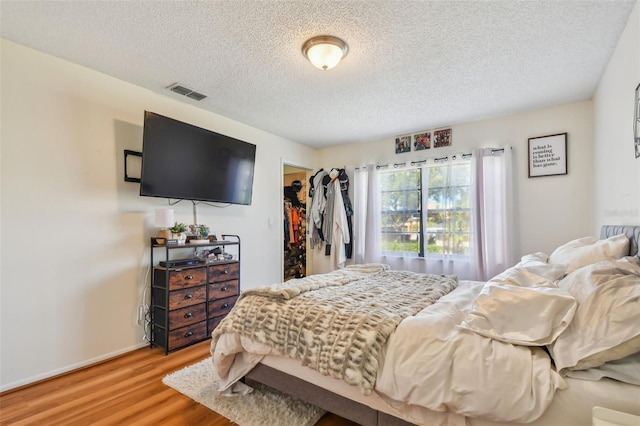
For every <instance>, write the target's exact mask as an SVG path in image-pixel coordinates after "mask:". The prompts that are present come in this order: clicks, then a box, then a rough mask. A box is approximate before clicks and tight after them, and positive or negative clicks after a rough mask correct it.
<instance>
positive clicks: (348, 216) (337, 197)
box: [309, 168, 353, 268]
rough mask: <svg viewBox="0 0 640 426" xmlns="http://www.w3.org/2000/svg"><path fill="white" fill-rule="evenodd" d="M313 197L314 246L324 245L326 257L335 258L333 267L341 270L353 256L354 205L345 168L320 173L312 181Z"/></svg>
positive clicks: (310, 220)
mask: <svg viewBox="0 0 640 426" xmlns="http://www.w3.org/2000/svg"><path fill="white" fill-rule="evenodd" d="M309 196H310V197H311V208H310V212H309V228H310V241H311V247H312V248H315V247H318V246H319V247H321V246H322V245H323V244H324V248H325V255H327V256H332V265H333V266H334V267H335V268H341V267H343V266H344V265H345V263H346V260H347V259H350V258H351V255H352V253H353V250H352V247H353V219H352V216H353V206H352V204H351V200H350V198H349V176H348V175H347V173H346V171H345V169H344V168H342V169H338V168H334V169H331V170H330V171H329V172H326V171H325V170H324V169H320V170H318V171H317V172H316V173H315V174H314V175H313V176H312V177H311V178H310V179H309Z"/></svg>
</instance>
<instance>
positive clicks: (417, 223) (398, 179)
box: [380, 162, 471, 257]
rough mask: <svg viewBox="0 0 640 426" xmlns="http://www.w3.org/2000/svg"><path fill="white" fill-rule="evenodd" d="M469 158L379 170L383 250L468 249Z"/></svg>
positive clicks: (419, 253) (409, 253)
mask: <svg viewBox="0 0 640 426" xmlns="http://www.w3.org/2000/svg"><path fill="white" fill-rule="evenodd" d="M470 183H471V164H470V163H469V162H456V163H454V164H444V165H439V164H435V165H429V166H425V167H423V168H416V169H404V170H390V171H383V172H380V202H381V206H380V207H381V208H380V215H381V218H380V219H381V220H380V224H381V229H380V231H381V239H380V240H381V241H380V242H381V244H380V246H381V254H382V255H386V256H406V257H432V256H433V257H436V256H441V255H454V256H455V255H458V256H469V255H470V241H471V192H470Z"/></svg>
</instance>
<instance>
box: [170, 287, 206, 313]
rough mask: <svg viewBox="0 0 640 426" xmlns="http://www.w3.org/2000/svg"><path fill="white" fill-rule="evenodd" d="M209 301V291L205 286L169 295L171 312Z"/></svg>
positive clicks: (173, 292)
mask: <svg viewBox="0 0 640 426" xmlns="http://www.w3.org/2000/svg"><path fill="white" fill-rule="evenodd" d="M206 301H207V291H206V287H205V286H203V285H202V286H200V287H193V288H185V289H183V290H177V291H172V292H170V293H169V310H171V311H173V310H174V309H179V308H184V307H185V306H192V305H197V304H198V303H204V302H206Z"/></svg>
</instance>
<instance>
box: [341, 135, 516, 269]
mask: <svg viewBox="0 0 640 426" xmlns="http://www.w3.org/2000/svg"><path fill="white" fill-rule="evenodd" d="M472 157H473V159H472V167H471V199H472V206H471V209H472V212H471V216H472V218H471V222H472V233H473V236H472V240H471V242H470V243H471V250H470V256H468V257H467V256H459V255H458V256H454V255H446V254H442V255H434V254H430V255H429V256H428V257H424V258H423V257H400V256H382V255H381V250H380V235H381V229H380V185H379V172H378V170H377V168H376V166H375V165H369V166H367V167H366V168H364V167H360V168H359V169H358V170H356V171H355V173H354V188H353V189H354V247H353V249H354V253H353V260H354V263H386V264H388V265H390V266H391V268H392V269H396V270H409V271H414V272H421V273H430V274H456V275H458V277H459V278H460V279H470V280H480V281H486V280H488V279H489V278H491V277H493V276H495V275H497V274H498V273H500V272H502V271H503V270H504V269H506V268H508V267H509V266H512V264H513V259H512V257H513V255H512V234H511V233H512V229H513V208H512V202H513V200H512V191H513V190H512V181H513V176H512V153H511V147H509V146H507V147H505V148H504V152H502V151H501V150H495V149H493V150H492V149H482V150H476V151H474V152H473V156H472ZM425 190H426V186H423V193H424V191H425ZM425 198H426V196H425V197H423V199H425ZM423 207H424V206H423ZM423 211H424V210H423ZM425 220H426V218H425ZM425 237H426V236H425Z"/></svg>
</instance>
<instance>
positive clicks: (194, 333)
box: [169, 321, 207, 349]
mask: <svg viewBox="0 0 640 426" xmlns="http://www.w3.org/2000/svg"><path fill="white" fill-rule="evenodd" d="M206 338H207V323H206V321H201V322H198V323H196V324H192V325H188V326H186V327H182V328H178V329H176V330H173V331H170V332H169V349H175V348H177V347H180V346H185V345H188V344H190V343H195V342H198V341H200V340H204V339H206Z"/></svg>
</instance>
